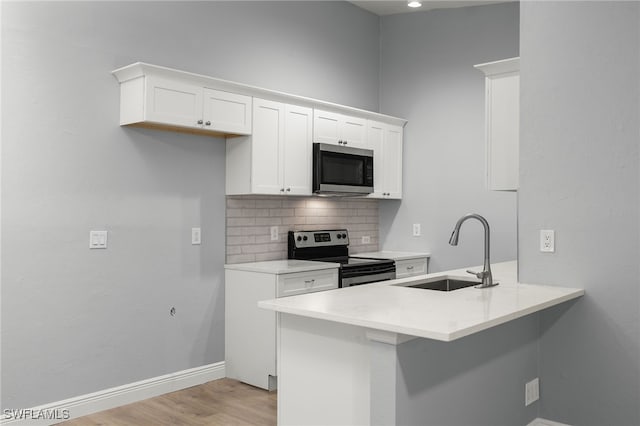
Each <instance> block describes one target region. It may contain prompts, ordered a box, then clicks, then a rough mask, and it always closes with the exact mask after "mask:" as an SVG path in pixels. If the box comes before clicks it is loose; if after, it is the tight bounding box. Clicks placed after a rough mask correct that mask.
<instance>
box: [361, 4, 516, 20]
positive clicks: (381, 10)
mask: <svg viewBox="0 0 640 426" xmlns="http://www.w3.org/2000/svg"><path fill="white" fill-rule="evenodd" d="M508 1H517V0H494V1H482V0H471V1H458V0H422V7H416V8H411V7H408V6H407V0H384V1H383V0H379V1H378V0H373V1H350V3H353V4H355V5H356V6H358V7H361V8H362V9H365V10H368V11H369V12H373V13H375V14H376V15H379V16H384V15H395V14H396V13H410V12H424V11H425V10H432V9H444V8H452V7H466V6H480V5H483V4H493V3H506V2H508Z"/></svg>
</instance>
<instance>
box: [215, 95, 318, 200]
mask: <svg viewBox="0 0 640 426" xmlns="http://www.w3.org/2000/svg"><path fill="white" fill-rule="evenodd" d="M312 120H313V114H312V109H311V108H306V107H300V106H296V105H290V104H284V103H281V102H273V101H268V100H265V99H259V98H254V102H253V134H252V135H251V136H246V137H236V138H229V139H227V164H226V173H227V178H226V193H227V195H238V194H271V195H311V155H312V151H311V148H312V142H311V137H312V124H313V122H312Z"/></svg>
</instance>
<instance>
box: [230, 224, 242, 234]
mask: <svg viewBox="0 0 640 426" xmlns="http://www.w3.org/2000/svg"><path fill="white" fill-rule="evenodd" d="M242 230H243V228H241V227H238V226H228V225H227V237H229V236H232V235H243V233H242Z"/></svg>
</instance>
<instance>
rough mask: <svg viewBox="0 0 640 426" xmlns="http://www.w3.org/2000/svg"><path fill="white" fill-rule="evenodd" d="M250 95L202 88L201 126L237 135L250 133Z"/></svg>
mask: <svg viewBox="0 0 640 426" xmlns="http://www.w3.org/2000/svg"><path fill="white" fill-rule="evenodd" d="M251 103H252V102H251V97H249V96H244V95H238V94H236V93H229V92H223V91H221V90H213V89H206V88H205V89H204V104H203V121H204V124H203V128H204V129H207V130H211V131H216V132H221V133H233V134H237V135H249V134H251Z"/></svg>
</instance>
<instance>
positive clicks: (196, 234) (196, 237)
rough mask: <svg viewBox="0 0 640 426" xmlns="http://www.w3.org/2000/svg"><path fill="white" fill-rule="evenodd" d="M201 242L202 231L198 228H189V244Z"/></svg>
mask: <svg viewBox="0 0 640 426" xmlns="http://www.w3.org/2000/svg"><path fill="white" fill-rule="evenodd" d="M201 243H202V233H201V232H200V228H191V244H193V245H196V246H197V245H200V244H201Z"/></svg>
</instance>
